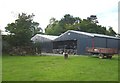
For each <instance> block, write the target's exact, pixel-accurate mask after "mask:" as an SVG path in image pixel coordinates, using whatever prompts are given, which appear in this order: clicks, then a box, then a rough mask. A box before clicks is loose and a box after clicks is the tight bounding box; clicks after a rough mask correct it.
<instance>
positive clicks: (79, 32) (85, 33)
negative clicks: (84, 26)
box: [69, 30, 94, 37]
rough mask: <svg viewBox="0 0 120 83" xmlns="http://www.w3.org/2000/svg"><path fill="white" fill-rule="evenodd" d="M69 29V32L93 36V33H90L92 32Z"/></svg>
mask: <svg viewBox="0 0 120 83" xmlns="http://www.w3.org/2000/svg"><path fill="white" fill-rule="evenodd" d="M69 31H70V32H74V33H78V34H83V35H87V36H91V37H94V34H92V33H87V32H81V31H74V30H69Z"/></svg>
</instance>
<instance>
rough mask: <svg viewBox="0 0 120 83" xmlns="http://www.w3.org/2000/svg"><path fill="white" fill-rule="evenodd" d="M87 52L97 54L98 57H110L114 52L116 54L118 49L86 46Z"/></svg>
mask: <svg viewBox="0 0 120 83" xmlns="http://www.w3.org/2000/svg"><path fill="white" fill-rule="evenodd" d="M86 51H87V53H89V54H92V55H98V57H99V58H102V59H103V58H109V59H111V58H112V56H113V55H114V54H118V53H119V51H118V49H115V48H99V47H96V48H94V47H91V48H90V47H87V48H86Z"/></svg>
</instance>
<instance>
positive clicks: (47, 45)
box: [41, 41, 53, 53]
mask: <svg viewBox="0 0 120 83" xmlns="http://www.w3.org/2000/svg"><path fill="white" fill-rule="evenodd" d="M52 49H53V43H52V41H49V42H42V43H41V51H42V52H48V53H52Z"/></svg>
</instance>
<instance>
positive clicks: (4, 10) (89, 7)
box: [0, 0, 119, 32]
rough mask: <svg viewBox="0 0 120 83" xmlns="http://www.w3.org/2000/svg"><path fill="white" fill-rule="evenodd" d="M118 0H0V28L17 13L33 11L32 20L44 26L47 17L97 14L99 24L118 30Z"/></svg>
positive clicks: (58, 17) (85, 16) (59, 17)
mask: <svg viewBox="0 0 120 83" xmlns="http://www.w3.org/2000/svg"><path fill="white" fill-rule="evenodd" d="M118 1H119V0H0V11H1V13H0V29H2V30H4V27H5V26H6V25H7V24H8V23H11V22H14V20H15V19H16V18H17V15H18V13H21V12H24V13H27V14H31V13H34V14H35V17H34V21H36V22H38V23H40V27H42V28H43V29H45V28H46V26H47V24H49V19H50V18H51V17H55V18H56V19H57V20H60V19H61V18H62V17H63V16H64V15H65V14H71V15H73V16H74V17H80V18H81V19H85V18H87V17H88V16H90V15H97V17H98V21H99V24H101V25H103V26H106V27H108V26H112V27H113V29H114V30H115V31H116V32H118Z"/></svg>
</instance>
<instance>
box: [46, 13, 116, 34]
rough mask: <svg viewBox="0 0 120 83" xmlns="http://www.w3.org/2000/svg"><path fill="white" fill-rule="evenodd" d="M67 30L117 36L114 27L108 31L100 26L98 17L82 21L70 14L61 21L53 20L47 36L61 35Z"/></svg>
mask: <svg viewBox="0 0 120 83" xmlns="http://www.w3.org/2000/svg"><path fill="white" fill-rule="evenodd" d="M67 30H76V31H84V32H89V33H98V34H104V35H110V36H116V32H115V31H114V30H113V28H112V27H109V29H108V30H107V29H106V27H104V26H102V25H99V21H98V19H97V16H96V15H91V16H90V17H87V18H86V19H81V18H79V17H73V16H72V15H70V14H66V15H64V17H63V18H61V20H56V19H55V18H51V19H50V23H49V24H48V25H47V27H46V29H45V34H49V35H60V34H62V33H64V32H65V31H67Z"/></svg>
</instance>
